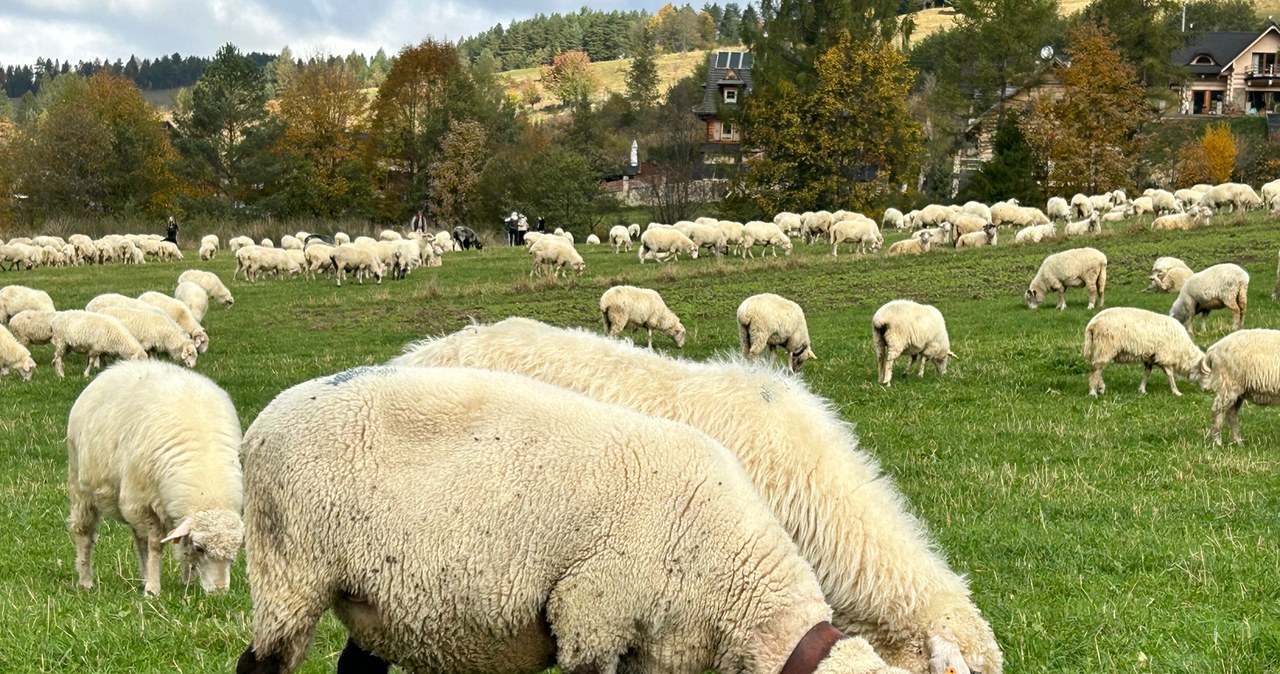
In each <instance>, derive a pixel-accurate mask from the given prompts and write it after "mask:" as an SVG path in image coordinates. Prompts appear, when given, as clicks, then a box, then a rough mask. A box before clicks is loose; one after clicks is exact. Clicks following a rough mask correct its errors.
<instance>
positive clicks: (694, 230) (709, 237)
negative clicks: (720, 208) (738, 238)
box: [680, 221, 729, 256]
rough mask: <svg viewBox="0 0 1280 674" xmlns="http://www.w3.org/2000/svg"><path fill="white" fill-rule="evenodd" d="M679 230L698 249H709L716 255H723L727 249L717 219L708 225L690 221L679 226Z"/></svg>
mask: <svg viewBox="0 0 1280 674" xmlns="http://www.w3.org/2000/svg"><path fill="white" fill-rule="evenodd" d="M680 231H681V232H682V233H683V234H684V235H685V236H687V237H689V240H690V241H692V242H693V243H694V245H696V246H697V247H698V249H699V250H701V249H703V248H706V249H707V250H709V251H711V253H712V254H714V255H717V256H718V255H724V254H725V253H727V252H728V250H729V248H728V245H727V244H726V242H725V235H724V232H722V231H721V230H720V226H719V223H718V221H717V222H715V223H712V224H710V225H704V224H701V223H696V222H694V223H690V224H689V225H687V226H685V227H683V228H680Z"/></svg>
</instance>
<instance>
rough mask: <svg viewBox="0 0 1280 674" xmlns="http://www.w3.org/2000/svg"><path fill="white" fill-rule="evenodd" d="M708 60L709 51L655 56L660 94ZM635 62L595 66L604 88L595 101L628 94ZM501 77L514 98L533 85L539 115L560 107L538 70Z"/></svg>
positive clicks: (613, 62)
mask: <svg viewBox="0 0 1280 674" xmlns="http://www.w3.org/2000/svg"><path fill="white" fill-rule="evenodd" d="M706 58H707V52H705V51H691V52H683V53H679V54H661V55H659V56H656V57H654V61H655V62H656V64H657V66H658V95H659V96H660V97H662V96H665V95H666V92H667V87H670V86H671V85H672V84H675V83H676V82H678V81H680V79H682V78H684V77H685V76H687V75H689V74H690V73H692V72H693V70H694V69H695V68H697V67H698V65H699V64H701V63H702V62H703V61H704V60H705V59H706ZM633 60H634V59H618V60H616V61H601V62H599V63H592V64H591V70H592V72H594V73H595V75H596V78H597V79H598V80H599V81H600V88H599V89H598V90H597V92H596V95H595V97H594V100H596V101H604V100H606V99H608V98H609V95H610V94H613V93H615V92H616V93H620V94H625V93H626V92H627V71H629V70H630V69H631V62H632V61H633ZM498 76H499V77H500V78H502V80H503V82H504V83H505V85H506V88H507V93H509V94H513V95H519V94H520V92H521V91H522V89H524V88H525V87H528V86H529V85H530V83H532V84H533V86H534V87H536V89H537V91H538V93H539V94H540V95H541V97H542V98H541V100H539V101H538V103H537V104H535V105H534V106H533V110H534V112H535V113H546V114H549V113H550V112H552V111H553V109H554V108H556V107H558V106H559V101H556V100H553V99H552V98H551V97H550V96H549V95H548V94H547V93H546V91H544V90H543V89H542V87H541V85H539V84H538V79H539V78H540V77H541V73H540V72H539V70H538V68H524V69H521V70H508V71H506V72H503V73H499V75H498Z"/></svg>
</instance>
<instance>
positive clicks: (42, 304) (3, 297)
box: [0, 286, 54, 325]
mask: <svg viewBox="0 0 1280 674" xmlns="http://www.w3.org/2000/svg"><path fill="white" fill-rule="evenodd" d="M27 309H42V310H45V311H53V310H54V306H53V299H52V298H50V297H49V293H47V292H45V291H43V290H39V289H36V288H28V287H26V286H5V287H3V288H0V325H8V323H9V317H10V316H13V315H14V314H16V313H18V312H19V311H26V310H27Z"/></svg>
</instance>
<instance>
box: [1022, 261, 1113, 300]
mask: <svg viewBox="0 0 1280 674" xmlns="http://www.w3.org/2000/svg"><path fill="white" fill-rule="evenodd" d="M1078 286H1084V287H1085V289H1086V290H1087V291H1088V292H1089V307H1088V308H1090V309H1092V308H1093V307H1094V304H1095V303H1096V304H1097V306H1098V307H1099V308H1101V307H1103V306H1105V303H1106V290H1107V256H1106V255H1103V254H1102V251H1099V250H1098V249H1096V248H1072V249H1071V250H1064V251H1062V252H1060V253H1054V254H1052V255H1050V256H1048V257H1046V258H1045V259H1044V262H1041V263H1040V269H1039V270H1038V271H1036V275H1035V277H1034V278H1032V279H1031V285H1030V286H1028V287H1027V292H1026V294H1025V295H1024V299H1026V301H1027V306H1028V307H1030V308H1032V309H1035V308H1037V307H1039V306H1040V302H1041V300H1043V299H1044V298H1045V296H1046V295H1048V294H1049V291H1050V290H1056V291H1057V292H1058V310H1059V311H1062V310H1065V309H1066V308H1067V288H1075V287H1078Z"/></svg>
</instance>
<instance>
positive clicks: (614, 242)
mask: <svg viewBox="0 0 1280 674" xmlns="http://www.w3.org/2000/svg"><path fill="white" fill-rule="evenodd" d="M528 238H529V235H528V234H525V240H526V241H527V240H528ZM609 245H611V246H613V253H614V255H617V254H618V251H619V250H620V249H622V248H626V249H627V252H628V253H630V252H631V234H630V233H629V232H627V226H626V225H614V226H613V227H610V228H609Z"/></svg>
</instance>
